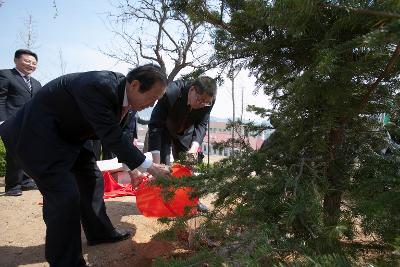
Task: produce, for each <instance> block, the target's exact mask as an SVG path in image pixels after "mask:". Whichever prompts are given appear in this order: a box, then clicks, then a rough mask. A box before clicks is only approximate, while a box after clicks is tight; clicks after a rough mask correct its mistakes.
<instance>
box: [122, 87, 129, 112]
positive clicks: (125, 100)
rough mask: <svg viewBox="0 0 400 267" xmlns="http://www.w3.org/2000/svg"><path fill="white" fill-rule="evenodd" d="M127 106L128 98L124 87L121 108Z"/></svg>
mask: <svg viewBox="0 0 400 267" xmlns="http://www.w3.org/2000/svg"><path fill="white" fill-rule="evenodd" d="M128 105H129V103H128V96H127V95H126V87H125V90H124V101H123V102H122V106H123V107H127V106H128Z"/></svg>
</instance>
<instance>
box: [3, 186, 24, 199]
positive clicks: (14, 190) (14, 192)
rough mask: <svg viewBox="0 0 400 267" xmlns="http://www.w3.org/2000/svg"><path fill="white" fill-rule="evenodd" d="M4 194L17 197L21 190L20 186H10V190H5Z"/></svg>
mask: <svg viewBox="0 0 400 267" xmlns="http://www.w3.org/2000/svg"><path fill="white" fill-rule="evenodd" d="M5 195H6V196H13V197H18V196H21V195H22V190H21V189H20V188H11V189H10V190H7V191H6V193H5Z"/></svg>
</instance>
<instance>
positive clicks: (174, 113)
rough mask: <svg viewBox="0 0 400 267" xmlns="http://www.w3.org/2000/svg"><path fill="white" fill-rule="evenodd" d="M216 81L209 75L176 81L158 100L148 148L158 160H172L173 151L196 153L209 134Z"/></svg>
mask: <svg viewBox="0 0 400 267" xmlns="http://www.w3.org/2000/svg"><path fill="white" fill-rule="evenodd" d="M216 95H217V84H216V82H215V80H213V79H211V78H210V77H207V76H203V77H199V78H198V79H196V80H195V81H193V82H186V81H182V80H178V81H174V82H172V83H170V84H169V85H168V87H167V90H166V93H165V94H164V96H163V97H162V98H161V99H160V100H159V101H158V102H157V104H156V106H155V108H154V109H153V112H152V114H151V118H150V123H149V149H148V151H150V152H151V153H152V156H153V161H154V162H156V163H164V164H170V154H171V148H172V155H173V157H174V159H179V155H180V153H189V154H192V155H193V156H194V157H196V155H197V151H198V149H199V147H200V144H201V143H202V142H203V139H204V136H205V134H206V129H207V123H208V121H209V119H210V112H211V109H212V108H213V105H214V103H215V97H216Z"/></svg>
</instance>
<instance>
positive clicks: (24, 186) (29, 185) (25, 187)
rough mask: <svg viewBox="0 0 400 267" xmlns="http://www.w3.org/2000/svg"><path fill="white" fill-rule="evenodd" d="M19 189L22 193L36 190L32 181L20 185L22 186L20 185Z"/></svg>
mask: <svg viewBox="0 0 400 267" xmlns="http://www.w3.org/2000/svg"><path fill="white" fill-rule="evenodd" d="M21 188H22V190H24V191H27V190H36V189H38V188H37V185H36V183H35V182H33V181H32V182H29V183H26V184H22V185H21Z"/></svg>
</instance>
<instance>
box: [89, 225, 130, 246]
mask: <svg viewBox="0 0 400 267" xmlns="http://www.w3.org/2000/svg"><path fill="white" fill-rule="evenodd" d="M131 234H132V232H131V231H130V230H126V229H117V228H116V229H114V232H112V234H111V235H110V236H109V237H105V238H102V239H94V240H88V241H87V244H88V246H95V245H99V244H103V243H114V242H119V241H122V240H125V239H128V238H129V237H130V236H131Z"/></svg>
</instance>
